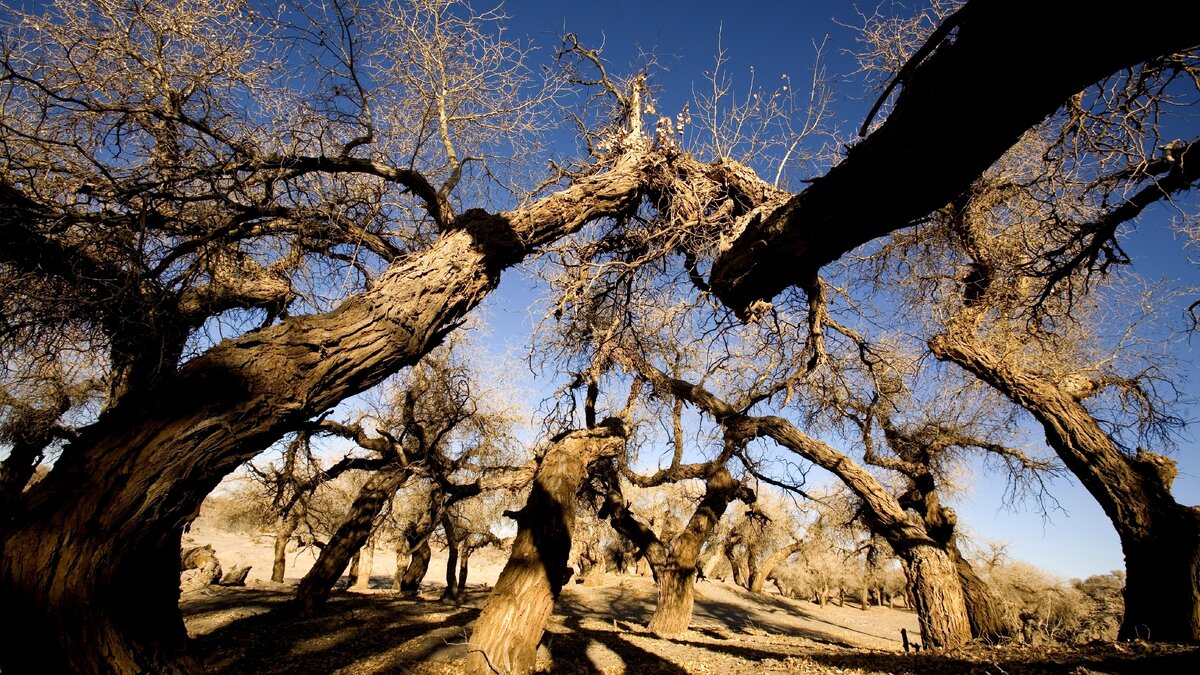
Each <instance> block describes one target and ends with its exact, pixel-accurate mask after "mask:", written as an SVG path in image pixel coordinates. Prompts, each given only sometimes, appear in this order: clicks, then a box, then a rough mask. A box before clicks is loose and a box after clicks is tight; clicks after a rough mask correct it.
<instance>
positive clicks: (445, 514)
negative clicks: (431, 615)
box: [440, 510, 459, 602]
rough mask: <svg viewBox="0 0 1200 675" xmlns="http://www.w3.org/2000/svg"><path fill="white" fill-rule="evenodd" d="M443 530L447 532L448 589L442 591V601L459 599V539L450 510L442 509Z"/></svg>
mask: <svg viewBox="0 0 1200 675" xmlns="http://www.w3.org/2000/svg"><path fill="white" fill-rule="evenodd" d="M442 530H443V531H444V532H445V533H446V589H445V590H443V591H442V597H441V598H440V600H441V601H442V602H457V601H458V588H459V587H458V579H457V578H456V574H457V572H458V543H459V542H458V539H457V538H456V535H457V533H456V532H455V531H454V523H453V521H452V520H451V519H450V512H449V511H448V510H443V511H442Z"/></svg>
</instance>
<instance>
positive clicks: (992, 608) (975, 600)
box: [947, 542, 1018, 642]
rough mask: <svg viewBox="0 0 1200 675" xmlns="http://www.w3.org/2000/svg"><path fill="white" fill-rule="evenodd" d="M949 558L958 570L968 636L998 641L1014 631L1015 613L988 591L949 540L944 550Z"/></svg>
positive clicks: (985, 583) (1016, 628) (1015, 630)
mask: <svg viewBox="0 0 1200 675" xmlns="http://www.w3.org/2000/svg"><path fill="white" fill-rule="evenodd" d="M947 553H949V555H950V559H951V560H952V561H954V566H955V568H956V569H957V570H958V580H959V582H960V583H961V584H962V589H963V599H964V600H965V601H966V604H967V620H968V621H969V622H970V624H971V636H972V637H974V638H975V639H978V640H983V641H985V642H1001V641H1003V640H1006V639H1009V638H1012V637H1013V636H1015V635H1016V634H1017V630H1018V626H1017V622H1016V621H1015V618H1016V617H1015V616H1014V615H1013V613H1012V612H1010V611H1008V609H1007V607H1006V605H1005V602H1004V600H1002V599H1001V598H999V597H997V596H996V594H995V593H994V592H992V588H991V586H989V585H988V583H987V582H986V581H984V580H983V579H982V578H981V577H980V576H979V574H977V573H976V572H975V568H974V567H972V566H971V563H969V562H967V560H966V558H963V556H962V553H961V552H960V551H959V550H958V545H957V544H954V543H953V542H952V543H951V544H950V547H949V548H948V549H947Z"/></svg>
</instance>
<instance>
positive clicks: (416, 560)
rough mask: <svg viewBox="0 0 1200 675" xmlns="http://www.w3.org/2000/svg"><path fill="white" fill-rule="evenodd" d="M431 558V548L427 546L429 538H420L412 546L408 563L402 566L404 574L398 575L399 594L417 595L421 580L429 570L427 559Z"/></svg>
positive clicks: (410, 596) (412, 596) (405, 595)
mask: <svg viewBox="0 0 1200 675" xmlns="http://www.w3.org/2000/svg"><path fill="white" fill-rule="evenodd" d="M432 558H433V550H432V549H431V548H430V546H429V539H428V538H422V539H421V541H420V542H419V543H418V544H417V545H416V546H414V547H413V548H412V550H411V552H410V554H409V559H408V565H406V566H405V567H404V574H403V575H401V577H400V595H403V596H404V597H407V598H415V597H417V594H418V593H420V592H421V580H422V579H424V578H425V573H426V572H428V571H429V561H430V559H432Z"/></svg>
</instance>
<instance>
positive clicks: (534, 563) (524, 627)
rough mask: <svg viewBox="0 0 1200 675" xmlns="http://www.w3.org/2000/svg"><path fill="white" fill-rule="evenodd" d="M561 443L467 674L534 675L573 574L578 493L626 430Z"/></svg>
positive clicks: (548, 462)
mask: <svg viewBox="0 0 1200 675" xmlns="http://www.w3.org/2000/svg"><path fill="white" fill-rule="evenodd" d="M610 422H612V423H606V424H603V425H601V426H600V427H597V428H596V429H588V430H582V431H573V432H570V433H567V434H565V435H563V436H560V437H559V438H557V439H555V441H554V443H553V444H552V445H551V446H550V448H549V449H548V450H547V451H546V454H545V456H544V457H543V459H542V463H541V466H540V467H539V468H538V472H537V476H536V477H535V478H534V483H533V490H532V492H531V493H530V495H529V499H528V501H527V502H526V504H525V507H524V508H522V509H521V510H520V511H518V512H516V513H515V514H513V517H514V518H515V519H516V521H517V537H516V539H515V540H514V541H513V548H512V554H511V555H510V557H509V559H508V564H506V565H505V566H504V570H503V571H502V572H501V573H500V578H499V579H497V581H496V587H495V589H493V590H492V595H491V596H490V597H489V598H488V602H487V605H486V606H485V607H484V608H483V611H482V612H481V613H480V614H479V619H478V620H477V621H476V622H475V630H474V632H473V633H472V634H471V642H470V645H469V651H470V654H469V656H468V657H467V664H466V671H467V672H468V673H473V674H477V675H485V674H490V673H495V672H499V673H522V672H525V671H528V670H529V669H531V668H532V667H533V664H534V657H535V655H536V652H537V645H538V642H539V641H540V640H541V639H542V632H543V631H544V630H545V628H546V621H547V620H548V619H549V618H550V613H551V612H552V611H553V610H554V603H555V601H556V600H557V599H558V594H559V592H560V591H561V590H562V585H563V583H564V582H565V578H566V574H567V557H568V555H569V554H570V551H571V531H572V528H574V525H575V493H576V492H577V491H578V490H579V486H580V484H581V483H582V482H583V479H584V477H585V475H586V472H587V465H588V464H589V463H590V462H591V461H592V460H595V459H597V458H599V457H602V456H606V455H614V454H616V453H617V452H618V451H619V449H620V447H621V446H622V445H623V443H624V438H625V434H624V430H623V428H621V426H620V424H619V422H616V421H615V420H611V421H610Z"/></svg>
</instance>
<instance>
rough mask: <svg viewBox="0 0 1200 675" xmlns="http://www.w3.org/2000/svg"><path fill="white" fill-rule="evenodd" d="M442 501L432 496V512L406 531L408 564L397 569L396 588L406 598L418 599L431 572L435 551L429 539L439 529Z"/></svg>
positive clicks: (422, 516) (427, 513)
mask: <svg viewBox="0 0 1200 675" xmlns="http://www.w3.org/2000/svg"><path fill="white" fill-rule="evenodd" d="M441 503H442V502H441V499H440V497H439V496H438V495H436V494H434V495H431V498H430V510H429V511H426V512H424V513H422V514H421V518H420V519H419V520H417V522H415V523H412V524H410V525H409V526H408V527H407V528H405V531H404V539H405V541H406V542H407V543H408V563H407V564H406V565H405V566H404V567H403V571H401V568H400V567H399V566H397V567H396V583H395V585H394V588H397V589H399V590H400V594H401V595H403V596H405V597H410V598H413V597H416V596H417V593H419V592H420V590H421V580H422V579H424V578H425V573H426V572H428V571H429V560H430V559H431V558H432V557H433V551H432V550H431V549H430V547H429V537H430V535H432V534H433V530H434V528H435V527H437V520H438V512H440V510H441Z"/></svg>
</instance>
